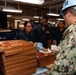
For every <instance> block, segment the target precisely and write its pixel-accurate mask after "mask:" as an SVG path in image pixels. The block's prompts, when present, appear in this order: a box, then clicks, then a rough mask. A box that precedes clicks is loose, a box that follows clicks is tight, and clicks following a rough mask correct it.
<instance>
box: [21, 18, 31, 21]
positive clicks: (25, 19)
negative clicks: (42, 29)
mask: <svg viewBox="0 0 76 75" xmlns="http://www.w3.org/2000/svg"><path fill="white" fill-rule="evenodd" d="M22 20H24V21H30V19H27V18H23V19H22Z"/></svg>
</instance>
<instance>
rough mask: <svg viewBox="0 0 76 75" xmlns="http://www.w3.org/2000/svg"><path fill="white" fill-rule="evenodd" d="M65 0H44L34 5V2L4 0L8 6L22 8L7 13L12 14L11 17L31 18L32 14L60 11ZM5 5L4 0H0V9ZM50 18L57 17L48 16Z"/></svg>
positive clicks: (40, 14) (39, 14)
mask: <svg viewBox="0 0 76 75" xmlns="http://www.w3.org/2000/svg"><path fill="white" fill-rule="evenodd" d="M64 1H65V0H45V2H44V3H43V4H42V5H36V4H28V3H21V2H15V1H13V0H6V6H9V7H14V8H17V9H18V7H19V8H20V9H22V10H23V12H22V13H7V14H10V15H12V18H23V17H26V18H31V19H32V16H35V15H37V16H44V15H45V16H46V14H47V13H49V12H52V13H60V11H61V8H62V5H63V2H64ZM3 6H5V0H0V11H1V8H2V7H3ZM48 17H49V18H50V19H55V18H57V17H52V16H48Z"/></svg>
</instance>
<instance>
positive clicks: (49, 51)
mask: <svg viewBox="0 0 76 75" xmlns="http://www.w3.org/2000/svg"><path fill="white" fill-rule="evenodd" d="M47 50H48V51H47V52H45V51H43V50H39V52H41V53H51V52H52V51H51V50H49V49H47Z"/></svg>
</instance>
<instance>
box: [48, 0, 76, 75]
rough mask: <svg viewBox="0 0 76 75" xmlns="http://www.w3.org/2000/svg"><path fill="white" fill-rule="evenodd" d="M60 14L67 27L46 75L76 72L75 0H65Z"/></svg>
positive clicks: (71, 74) (73, 74)
mask: <svg viewBox="0 0 76 75" xmlns="http://www.w3.org/2000/svg"><path fill="white" fill-rule="evenodd" d="M61 15H62V16H63V17H64V19H65V22H66V24H67V26H68V28H67V29H66V30H65V32H64V34H63V38H62V40H61V42H60V48H59V52H58V54H57V56H56V57H57V58H56V61H55V63H54V64H53V66H52V68H51V70H49V72H48V74H47V75H75V72H76V0H66V1H65V2H64V5H63V8H62V11H61Z"/></svg>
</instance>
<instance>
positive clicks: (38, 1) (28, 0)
mask: <svg viewBox="0 0 76 75" xmlns="http://www.w3.org/2000/svg"><path fill="white" fill-rule="evenodd" d="M14 1H19V2H25V3H31V4H43V3H44V0H14Z"/></svg>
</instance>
